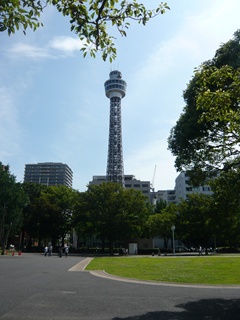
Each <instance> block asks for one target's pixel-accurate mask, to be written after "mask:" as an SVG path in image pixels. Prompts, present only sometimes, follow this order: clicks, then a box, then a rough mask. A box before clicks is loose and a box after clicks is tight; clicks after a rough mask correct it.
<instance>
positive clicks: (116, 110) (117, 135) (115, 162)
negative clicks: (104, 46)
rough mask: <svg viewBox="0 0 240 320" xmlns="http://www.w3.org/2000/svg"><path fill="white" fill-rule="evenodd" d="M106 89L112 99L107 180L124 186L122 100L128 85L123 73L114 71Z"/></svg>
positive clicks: (106, 83)
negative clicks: (123, 78)
mask: <svg viewBox="0 0 240 320" xmlns="http://www.w3.org/2000/svg"><path fill="white" fill-rule="evenodd" d="M104 87H105V94H106V96H107V97H108V98H109V99H110V119H109V140H108V160H107V180H108V181H112V182H118V183H121V184H122V185H124V168H123V148H122V117H121V100H122V98H124V97H125V94H126V87H127V83H126V82H125V81H124V80H122V74H121V72H119V71H117V70H114V71H111V72H110V74H109V80H107V81H106V82H105V84H104Z"/></svg>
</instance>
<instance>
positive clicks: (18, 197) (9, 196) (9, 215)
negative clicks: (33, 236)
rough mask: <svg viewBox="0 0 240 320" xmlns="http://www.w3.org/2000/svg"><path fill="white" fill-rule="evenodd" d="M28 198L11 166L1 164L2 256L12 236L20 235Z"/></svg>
mask: <svg viewBox="0 0 240 320" xmlns="http://www.w3.org/2000/svg"><path fill="white" fill-rule="evenodd" d="M27 201H28V197H27V196H26V194H25V192H24V190H23V188H22V185H21V183H17V182H16V178H15V176H14V175H12V174H11V173H10V171H9V166H3V165H2V163H0V241H1V247H2V254H4V251H5V247H6V246H7V243H8V238H9V237H10V236H13V235H15V234H16V233H18V232H19V231H20V229H21V226H22V210H23V208H24V207H25V206H26V204H27Z"/></svg>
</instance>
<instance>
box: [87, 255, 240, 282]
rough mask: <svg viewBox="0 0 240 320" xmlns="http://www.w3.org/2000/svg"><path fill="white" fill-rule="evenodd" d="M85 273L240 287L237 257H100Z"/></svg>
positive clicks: (239, 262)
mask: <svg viewBox="0 0 240 320" xmlns="http://www.w3.org/2000/svg"><path fill="white" fill-rule="evenodd" d="M86 270H104V271H106V272H107V273H109V274H112V275H117V276H121V277H127V278H134V279H141V280H153V281H164V282H176V283H189V284H216V285H221V284H222V285H239V284H240V256H215V257H212V256H201V257H198V256H197V257H99V258H94V259H93V260H92V261H91V262H90V264H89V265H88V266H87V267H86Z"/></svg>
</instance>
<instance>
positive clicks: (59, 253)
mask: <svg viewBox="0 0 240 320" xmlns="http://www.w3.org/2000/svg"><path fill="white" fill-rule="evenodd" d="M58 255H59V257H60V258H62V248H61V247H59V250H58Z"/></svg>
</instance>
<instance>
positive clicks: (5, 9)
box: [0, 0, 169, 61]
mask: <svg viewBox="0 0 240 320" xmlns="http://www.w3.org/2000/svg"><path fill="white" fill-rule="evenodd" d="M47 5H53V6H55V7H56V8H57V10H58V11H59V12H60V13H62V14H63V16H67V17H69V19H70V25H71V31H74V32H75V33H76V34H77V35H78V36H79V38H80V40H83V41H84V42H85V44H84V47H83V48H82V49H81V50H82V51H83V55H84V56H85V55H86V54H87V53H88V52H89V53H90V55H91V56H93V57H95V55H96V52H97V51H98V50H101V51H102V58H103V60H106V58H107V57H108V56H109V57H110V61H112V59H115V58H116V48H115V45H114V40H115V37H114V36H112V35H111V34H110V33H109V29H110V27H113V28H116V29H117V31H118V32H119V33H120V35H121V36H126V35H127V33H126V30H127V29H128V27H129V25H130V23H129V20H136V21H138V23H140V24H143V25H146V23H147V22H148V21H149V20H150V19H151V18H154V17H155V16H157V15H159V14H163V13H165V11H166V10H167V9H169V7H168V5H167V3H164V2H161V3H160V4H159V6H158V7H157V8H156V9H154V10H149V9H147V8H146V7H145V6H144V5H143V4H141V3H138V2H137V1H136V0H133V1H131V2H129V1H126V0H123V1H120V2H119V1H118V0H81V1H79V0H69V1H65V0H46V1H42V0H38V1H34V0H22V1H18V0H10V1H6V0H2V1H1V2H0V31H7V32H8V34H9V35H10V34H12V33H14V32H15V31H16V30H18V29H19V28H21V29H23V32H24V33H25V32H26V29H27V28H28V27H29V28H32V29H33V30H36V28H38V27H39V26H41V25H42V23H41V22H40V16H41V13H42V11H43V10H44V8H45V7H46V6H47Z"/></svg>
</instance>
